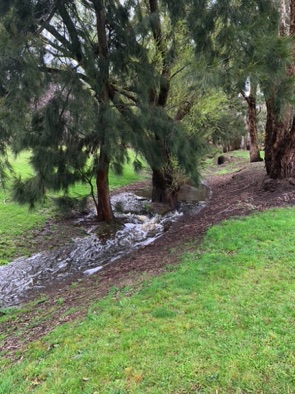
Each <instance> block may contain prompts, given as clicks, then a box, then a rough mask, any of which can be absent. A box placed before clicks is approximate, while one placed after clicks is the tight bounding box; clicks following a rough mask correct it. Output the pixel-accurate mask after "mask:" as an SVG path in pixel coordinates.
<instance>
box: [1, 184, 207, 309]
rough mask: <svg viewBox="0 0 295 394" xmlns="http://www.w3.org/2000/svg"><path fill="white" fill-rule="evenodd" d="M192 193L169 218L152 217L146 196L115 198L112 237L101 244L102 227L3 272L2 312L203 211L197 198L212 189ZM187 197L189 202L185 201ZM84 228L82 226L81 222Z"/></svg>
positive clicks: (96, 268)
mask: <svg viewBox="0 0 295 394" xmlns="http://www.w3.org/2000/svg"><path fill="white" fill-rule="evenodd" d="M193 189H194V188H193ZM193 189H192V188H191V187H189V189H187V190H183V191H182V193H180V196H179V209H178V210H177V211H173V212H168V213H166V214H164V215H158V214H151V213H150V211H149V206H148V205H149V200H148V199H147V198H146V197H142V196H136V195H134V194H132V193H121V194H118V195H116V196H113V197H112V199H111V202H112V206H113V209H114V211H115V214H116V217H117V218H119V219H120V222H121V223H122V224H121V226H120V228H119V229H118V230H117V231H116V232H115V233H114V234H113V236H110V237H109V238H108V239H101V237H100V236H99V235H98V234H97V227H96V226H92V227H91V228H88V229H87V232H88V235H87V236H86V237H83V238H76V239H73V240H72V242H71V243H69V244H67V245H65V246H63V247H59V248H57V249H54V250H51V251H45V252H42V253H37V254H35V255H33V256H31V257H21V258H18V259H16V260H15V261H13V262H11V263H10V264H8V265H6V266H4V267H0V294H1V297H0V307H7V306H13V305H17V304H19V303H20V301H21V299H22V298H23V297H25V296H26V295H27V294H28V292H30V291H31V290H36V289H39V290H40V291H41V292H42V289H43V290H44V289H46V288H47V287H48V286H49V285H50V284H52V283H56V282H58V281H61V280H63V279H66V278H68V277H70V276H73V275H74V274H77V273H80V274H85V275H91V274H93V273H95V272H98V271H99V270H101V269H102V268H103V267H104V266H105V265H107V264H110V263H112V262H113V261H115V260H116V259H118V258H119V257H121V256H123V255H126V254H127V253H129V252H131V251H132V250H134V249H135V248H139V247H141V246H144V245H147V244H149V243H151V242H153V241H154V240H155V239H156V238H158V237H159V236H161V234H163V232H164V231H166V230H167V229H168V228H169V226H170V225H171V224H172V223H173V222H175V221H176V220H177V219H178V218H179V217H180V216H182V215H183V212H184V211H185V210H187V209H189V210H190V211H192V210H194V211H198V210H200V209H201V208H202V207H203V206H204V202H200V203H197V204H196V199H197V201H200V200H201V201H204V200H205V198H207V197H208V196H209V189H208V188H207V187H203V189H204V190H203V192H202V193H203V194H202V196H201V197H202V198H200V195H198V197H196V192H195V193H194V190H193ZM196 190H197V189H195V191H196ZM186 193H187V195H188V197H189V198H185V194H186ZM198 193H199V191H198ZM204 197H205V198H204ZM184 201H186V202H184ZM90 215H91V214H90ZM92 215H93V214H92ZM80 225H81V226H83V220H82V219H81V222H80Z"/></svg>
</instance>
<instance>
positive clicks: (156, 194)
mask: <svg viewBox="0 0 295 394" xmlns="http://www.w3.org/2000/svg"><path fill="white" fill-rule="evenodd" d="M152 170H153V191H152V201H154V202H161V203H167V204H169V205H170V206H171V207H175V206H176V203H177V198H176V192H177V190H176V189H175V187H174V185H173V176H172V175H171V174H170V171H168V170H163V169H160V170H158V169H155V168H153V169H152Z"/></svg>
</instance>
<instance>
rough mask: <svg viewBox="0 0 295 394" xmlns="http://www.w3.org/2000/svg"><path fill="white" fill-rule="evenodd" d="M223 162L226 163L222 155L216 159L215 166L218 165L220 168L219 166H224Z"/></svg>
mask: <svg viewBox="0 0 295 394" xmlns="http://www.w3.org/2000/svg"><path fill="white" fill-rule="evenodd" d="M225 161H226V158H225V156H223V155H221V156H218V158H217V164H218V165H219V166H220V165H221V164H224V163H225Z"/></svg>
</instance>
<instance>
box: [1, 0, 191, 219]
mask: <svg viewBox="0 0 295 394" xmlns="http://www.w3.org/2000/svg"><path fill="white" fill-rule="evenodd" d="M180 3H182V2H180ZM180 3H179V7H180ZM0 7H1V11H2V23H3V26H4V27H5V34H6V35H7V37H8V38H7V40H8V42H9V45H10V46H11V47H12V48H13V50H15V45H16V43H17V47H18V48H19V56H18V58H17V62H19V63H18V64H17V67H15V64H14V62H15V61H16V59H15V58H12V57H9V56H8V64H7V72H8V74H7V73H6V74H5V72H4V74H3V81H4V82H3V83H4V85H5V86H6V87H5V88H6V90H7V92H8V94H7V95H6V97H5V103H4V104H5V107H6V108H9V110H10V115H11V117H13V116H15V114H16V108H17V107H16V106H15V103H17V96H18V95H20V96H21V101H20V103H21V104H20V103H19V104H17V105H20V106H21V110H20V112H19V113H23V115H22V120H23V121H22V122H19V124H18V127H17V128H13V129H14V135H15V139H14V150H15V151H19V150H21V149H31V150H32V165H33V167H34V169H35V172H36V175H35V177H34V178H32V179H29V180H27V181H26V182H22V181H21V180H17V181H16V182H15V196H16V198H17V199H18V200H19V201H21V202H27V203H30V204H31V205H34V204H35V203H36V202H37V201H38V200H39V199H40V198H42V197H43V196H44V195H45V193H46V191H47V190H48V189H51V190H64V192H65V193H66V192H67V190H68V188H69V186H70V185H71V184H73V183H75V182H78V181H83V182H87V183H89V185H90V190H91V194H92V196H93V198H94V201H95V204H96V208H97V214H98V218H99V220H107V221H110V220H111V219H112V212H111V207H110V202H109V192H108V171H109V167H110V165H113V166H114V168H115V169H116V170H117V171H118V172H120V171H121V169H122V164H123V162H124V160H126V159H127V148H128V147H129V146H133V148H134V150H135V151H136V152H140V153H141V154H142V155H143V156H145V158H146V159H147V161H148V163H149V164H150V166H151V167H152V168H153V169H155V170H157V171H159V172H163V169H164V170H165V168H167V164H168V166H169V161H170V159H172V158H176V160H177V161H178V164H179V165H180V166H181V167H182V168H183V169H184V170H185V171H186V172H188V173H189V174H190V175H192V176H193V175H195V174H196V163H195V158H196V155H197V152H198V149H197V148H198V142H197V139H193V138H191V139H190V140H189V139H188V138H186V135H185V133H184V132H183V125H182V124H181V122H179V121H175V119H173V118H172V117H171V112H169V111H168V110H167V107H166V102H167V99H168V95H167V93H168V92H169V84H170V81H169V78H170V76H169V74H170V73H171V71H172V68H173V67H175V66H176V62H177V61H178V60H179V52H178V54H177V56H178V57H176V55H175V52H174V50H175V43H176V39H175V34H174V26H176V24H177V23H178V21H179V16H180V11H181V10H182V11H183V10H184V8H183V4H182V5H181V9H180V8H179V7H178V8H177V10H178V11H179V15H178V17H176V14H175V11H176V6H175V5H173V4H172V2H165V1H163V2H162V3H161V5H160V6H159V5H158V2H157V1H150V2H136V3H135V2H133V1H126V2H124V3H120V2H117V1H90V0H89V1H86V0H85V1H65V0H56V1H45V0H42V1H41V0H39V1H29V0H23V1H13V0H11V1H8V2H4V1H0ZM160 15H161V17H160ZM162 24H164V25H165V31H163V32H162V30H159V27H161V26H162ZM12 69H13V71H11V70H12ZM3 70H4V69H3ZM10 72H13V73H15V76H16V78H17V81H16V82H15V83H12V80H11V77H10V74H9V73H10ZM30 82H31V83H30ZM10 100H11V101H10ZM163 104H164V105H163ZM20 124H21V127H19V126H20ZM135 164H136V165H137V166H138V164H139V162H136V163H135ZM169 171H170V168H169ZM171 176H173V174H171ZM95 183H96V186H95V185H94V184H95ZM168 186H169V185H168ZM165 187H166V186H165V185H164V188H165Z"/></svg>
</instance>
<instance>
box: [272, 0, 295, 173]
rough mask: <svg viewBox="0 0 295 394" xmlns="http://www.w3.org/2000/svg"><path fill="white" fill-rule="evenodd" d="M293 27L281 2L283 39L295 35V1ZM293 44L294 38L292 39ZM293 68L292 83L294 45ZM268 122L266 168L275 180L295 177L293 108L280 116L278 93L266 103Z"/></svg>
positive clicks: (293, 69)
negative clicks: (277, 103)
mask: <svg viewBox="0 0 295 394" xmlns="http://www.w3.org/2000/svg"><path fill="white" fill-rule="evenodd" d="M288 7H289V11H290V27H289V29H288V26H287V24H286V20H287V15H286V14H287V13H286V3H285V0H282V1H281V23H280V28H279V34H280V36H282V37H283V36H286V35H290V36H291V37H293V38H294V36H295V0H291V1H288ZM293 42H294V39H293ZM293 60H294V62H293V65H292V67H289V69H288V70H287V71H286V72H287V76H288V77H289V78H290V83H293V81H292V79H293V78H294V76H295V44H294V43H293ZM266 107H267V121H266V132H265V166H266V171H267V174H268V175H269V176H270V178H273V179H283V178H288V177H295V119H294V110H293V108H292V106H291V105H289V104H286V105H285V108H283V110H281V113H280V114H279V113H278V110H277V106H276V105H275V94H273V95H272V96H270V97H269V98H268V99H267V101H266Z"/></svg>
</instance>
